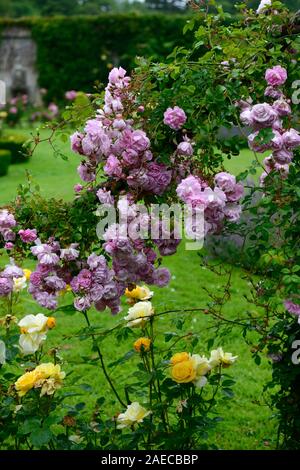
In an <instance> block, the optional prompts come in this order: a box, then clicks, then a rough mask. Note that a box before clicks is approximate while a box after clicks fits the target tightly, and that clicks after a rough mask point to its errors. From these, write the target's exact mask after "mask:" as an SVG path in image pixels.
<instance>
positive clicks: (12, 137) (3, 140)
mask: <svg viewBox="0 0 300 470" xmlns="http://www.w3.org/2000/svg"><path fill="white" fill-rule="evenodd" d="M27 140H28V138H27V137H26V135H23V134H15V133H14V134H6V133H4V134H1V136H0V151H1V150H8V151H9V153H10V154H11V163H24V162H25V161H26V160H27V159H28V158H29V155H27V152H26V150H25V149H24V147H23V145H24V144H25V143H26V142H27Z"/></svg>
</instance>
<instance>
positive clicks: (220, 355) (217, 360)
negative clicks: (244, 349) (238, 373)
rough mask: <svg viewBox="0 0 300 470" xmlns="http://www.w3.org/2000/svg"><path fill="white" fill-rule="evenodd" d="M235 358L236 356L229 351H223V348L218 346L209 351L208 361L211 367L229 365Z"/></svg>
mask: <svg viewBox="0 0 300 470" xmlns="http://www.w3.org/2000/svg"><path fill="white" fill-rule="evenodd" d="M237 358H238V356H233V355H232V354H231V353H228V352H225V353H224V351H223V348H218V349H214V350H213V351H211V353H210V359H209V363H210V365H211V367H217V366H219V365H222V366H223V367H229V366H230V365H231V364H233V363H234V362H235V361H236V360H237Z"/></svg>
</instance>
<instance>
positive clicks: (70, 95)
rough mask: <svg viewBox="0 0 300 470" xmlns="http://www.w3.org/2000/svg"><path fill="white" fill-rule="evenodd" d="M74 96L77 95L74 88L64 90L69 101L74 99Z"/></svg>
mask: <svg viewBox="0 0 300 470" xmlns="http://www.w3.org/2000/svg"><path fill="white" fill-rule="evenodd" d="M76 96H77V91H75V90H69V91H66V93H65V98H66V99H67V100H69V101H73V100H75V98H76Z"/></svg>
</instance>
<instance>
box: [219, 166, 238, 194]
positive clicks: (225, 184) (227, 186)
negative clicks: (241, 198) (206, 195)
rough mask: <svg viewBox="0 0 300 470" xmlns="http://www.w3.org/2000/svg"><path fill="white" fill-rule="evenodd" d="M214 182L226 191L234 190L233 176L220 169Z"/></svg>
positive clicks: (234, 180) (234, 181)
mask: <svg viewBox="0 0 300 470" xmlns="http://www.w3.org/2000/svg"><path fill="white" fill-rule="evenodd" d="M215 184H216V185H217V186H218V187H219V188H220V189H222V191H224V192H225V193H226V192H229V191H233V190H234V188H235V185H236V179H235V176H233V175H231V174H230V173H226V172H225V171H222V172H221V173H218V174H216V176H215Z"/></svg>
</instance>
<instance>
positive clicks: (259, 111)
mask: <svg viewBox="0 0 300 470" xmlns="http://www.w3.org/2000/svg"><path fill="white" fill-rule="evenodd" d="M251 119H252V123H253V126H254V127H255V128H256V129H263V128H265V127H271V126H272V124H273V123H274V122H275V121H276V119H278V114H277V113H276V111H275V110H274V109H273V108H272V106H270V105H269V104H268V103H260V104H255V105H254V106H253V108H252V110H251Z"/></svg>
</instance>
